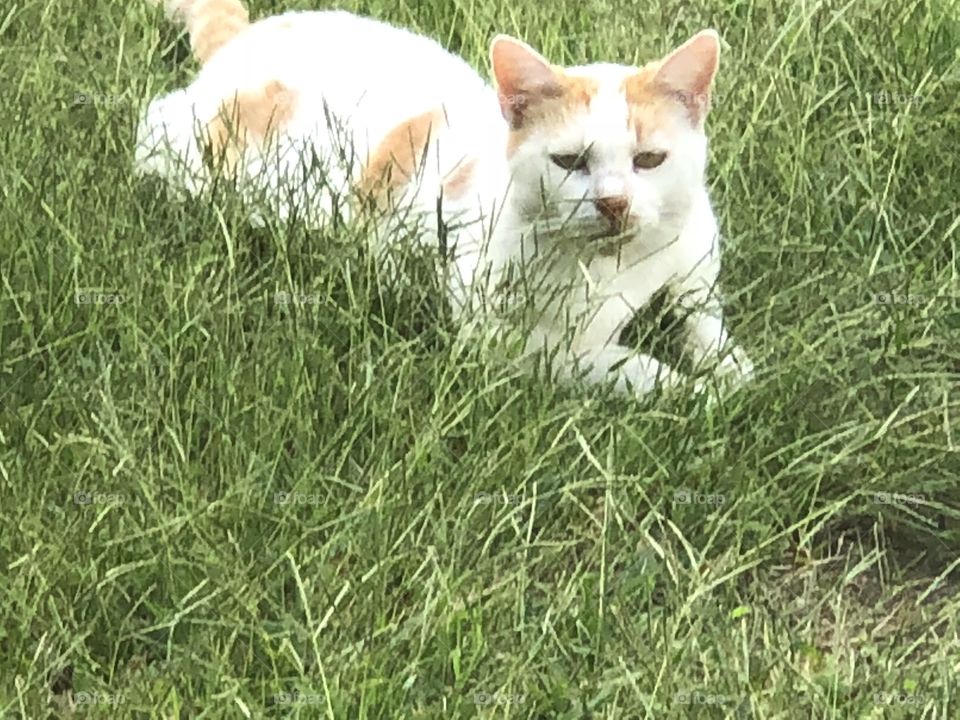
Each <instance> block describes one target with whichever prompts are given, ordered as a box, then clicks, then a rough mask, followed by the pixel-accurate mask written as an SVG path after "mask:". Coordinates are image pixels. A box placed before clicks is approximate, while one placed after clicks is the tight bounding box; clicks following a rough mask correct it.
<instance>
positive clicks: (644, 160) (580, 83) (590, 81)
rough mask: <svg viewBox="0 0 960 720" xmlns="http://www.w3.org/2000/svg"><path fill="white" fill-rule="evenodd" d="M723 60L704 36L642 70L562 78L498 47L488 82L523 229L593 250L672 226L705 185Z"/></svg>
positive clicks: (515, 46) (506, 43)
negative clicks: (529, 225)
mask: <svg viewBox="0 0 960 720" xmlns="http://www.w3.org/2000/svg"><path fill="white" fill-rule="evenodd" d="M719 55H720V42H719V38H718V36H717V34H716V33H715V32H714V31H712V30H705V31H703V32H701V33H698V34H697V35H695V36H694V37H693V38H691V39H690V40H689V41H688V42H687V43H685V44H684V45H682V46H681V47H679V48H678V49H676V50H674V51H673V52H672V53H670V54H669V55H667V56H666V57H665V58H663V59H662V60H658V61H655V62H652V63H649V64H647V65H645V66H644V67H642V68H636V67H627V66H623V65H613V64H605V63H604V64H594V65H586V66H581V67H570V68H561V67H558V66H555V65H552V64H550V63H549V62H547V61H546V60H545V59H544V58H543V57H542V56H541V55H540V54H539V53H537V52H536V51H535V50H533V49H532V48H531V47H530V46H528V45H526V44H525V43H523V42H521V41H519V40H516V39H514V38H510V37H507V36H504V35H501V36H498V37H497V38H495V39H494V41H493V44H492V46H491V60H492V65H493V74H494V77H495V79H496V82H497V92H498V95H499V99H500V107H501V110H502V113H503V117H504V118H505V119H506V121H507V123H508V124H509V128H510V132H509V141H508V146H507V155H508V158H509V162H510V168H511V171H512V176H513V192H514V198H515V200H516V202H517V203H518V204H519V207H520V210H521V213H522V214H523V215H524V216H525V218H526V219H530V220H532V219H534V218H535V217H539V218H540V219H544V220H546V221H548V222H549V223H550V224H556V223H557V222H559V221H563V222H564V224H565V227H566V229H567V230H569V231H570V233H571V234H574V235H576V236H578V237H582V238H598V239H599V238H602V237H607V236H610V235H613V234H617V233H620V232H625V234H626V236H627V237H629V236H631V235H634V234H641V233H643V231H644V230H646V229H650V228H668V229H670V228H672V227H673V226H677V227H679V224H680V223H681V222H682V220H683V217H684V216H685V214H686V211H687V209H688V208H689V206H690V203H691V201H692V199H693V198H694V196H695V193H696V192H697V191H698V190H699V189H700V188H701V187H702V185H703V182H704V177H703V176H704V170H705V165H706V154H707V153H706V151H707V142H706V137H705V135H704V129H703V126H704V120H705V118H706V114H707V111H708V109H709V105H710V90H711V86H712V84H713V79H714V75H715V74H716V71H717V65H718V62H719ZM567 218H569V219H567ZM631 231H633V232H631Z"/></svg>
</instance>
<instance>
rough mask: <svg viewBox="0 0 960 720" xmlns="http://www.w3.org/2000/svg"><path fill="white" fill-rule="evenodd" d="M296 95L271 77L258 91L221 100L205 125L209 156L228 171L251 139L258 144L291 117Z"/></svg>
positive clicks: (282, 126)
mask: <svg viewBox="0 0 960 720" xmlns="http://www.w3.org/2000/svg"><path fill="white" fill-rule="evenodd" d="M296 105H297V96H296V94H295V93H294V92H293V91H292V90H290V89H289V88H288V87H287V86H286V85H284V84H283V83H281V82H279V81H278V80H274V81H272V82H269V83H267V85H266V86H265V87H264V88H263V89H262V90H258V91H253V92H243V93H237V95H236V97H235V98H231V99H229V100H224V101H223V102H222V103H221V104H220V112H219V113H218V114H217V117H215V118H214V119H213V120H211V121H210V122H209V123H208V124H207V141H208V143H209V146H210V150H211V152H212V154H213V158H214V160H215V161H217V162H222V163H223V167H224V169H226V170H227V172H229V173H232V172H233V171H234V170H235V169H236V166H237V164H238V163H239V161H240V158H241V157H242V156H243V153H244V150H246V147H247V143H248V142H250V141H251V140H252V141H253V142H254V143H256V144H257V145H259V146H261V147H262V146H264V145H265V144H266V143H267V141H268V140H269V139H270V138H271V137H272V136H273V135H274V134H275V133H277V132H278V131H280V130H282V129H283V128H284V127H285V126H286V125H287V124H288V123H289V122H290V119H291V118H292V117H293V114H294V111H295V110H296Z"/></svg>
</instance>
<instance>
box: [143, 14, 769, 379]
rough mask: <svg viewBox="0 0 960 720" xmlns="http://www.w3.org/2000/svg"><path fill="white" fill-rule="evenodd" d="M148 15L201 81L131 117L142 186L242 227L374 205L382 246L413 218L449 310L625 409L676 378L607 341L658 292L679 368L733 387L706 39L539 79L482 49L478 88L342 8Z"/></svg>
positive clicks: (735, 369) (713, 61) (444, 58)
mask: <svg viewBox="0 0 960 720" xmlns="http://www.w3.org/2000/svg"><path fill="white" fill-rule="evenodd" d="M165 4H166V7H167V10H168V11H169V12H170V13H171V14H172V15H173V16H175V17H177V18H179V19H180V20H181V21H183V22H184V23H185V24H186V27H187V30H188V32H189V34H190V39H191V44H192V47H193V51H194V54H195V55H196V57H197V59H198V60H199V61H200V62H201V64H202V66H203V67H202V69H201V71H200V73H199V74H198V75H197V77H196V79H195V80H194V81H193V83H191V84H190V85H189V86H188V87H186V88H184V89H182V90H177V91H175V92H172V93H170V94H167V95H164V96H162V97H159V98H156V99H155V100H153V101H152V102H151V103H150V105H149V107H148V108H147V111H146V114H145V116H144V117H143V119H142V121H141V123H140V128H139V137H138V149H137V167H138V169H139V170H140V171H141V172H143V173H148V174H156V175H160V176H162V177H164V178H165V179H167V180H168V181H169V182H170V183H171V184H172V185H173V186H174V187H177V188H180V189H182V190H185V191H187V192H188V193H190V194H201V193H203V192H204V190H205V188H207V187H208V185H209V181H210V180H211V179H212V177H213V176H214V175H215V174H217V173H228V174H230V175H231V176H232V177H234V178H235V179H236V181H237V186H238V188H239V189H240V191H241V192H243V193H244V195H245V196H247V197H248V199H249V201H250V203H251V206H252V207H254V208H257V209H256V210H255V212H256V213H262V212H264V211H265V210H266V211H268V212H274V213H276V214H278V215H279V216H281V217H284V216H287V215H289V214H290V213H293V212H296V213H297V214H298V217H303V218H305V219H306V221H307V222H311V223H316V224H320V223H323V222H324V219H325V218H327V217H329V216H330V214H331V213H333V212H338V213H340V214H342V215H343V214H346V215H348V216H349V214H350V213H351V212H356V211H357V209H358V208H364V207H366V208H370V207H371V206H374V205H375V206H379V208H380V210H381V211H385V212H384V217H385V218H386V219H385V221H384V226H383V232H382V233H381V240H382V241H386V242H388V243H389V241H390V238H391V236H393V237H399V236H400V234H399V233H391V229H392V228H393V227H394V226H393V225H392V223H393V222H394V221H395V219H396V218H397V217H399V216H403V217H405V218H409V217H410V215H411V211H412V213H413V215H414V216H419V217H420V218H422V220H423V223H422V232H421V236H422V237H423V242H425V243H432V244H434V246H436V245H437V243H438V242H440V241H441V235H442V236H443V243H444V244H445V246H446V247H447V248H449V249H450V251H451V259H450V261H449V262H450V271H449V272H448V273H447V276H448V278H449V293H450V301H451V303H452V304H453V306H454V307H455V308H456V309H457V310H459V312H460V314H461V316H462V317H463V318H464V319H465V320H466V319H468V318H469V319H476V318H477V317H491V318H492V317H494V316H496V315H497V314H498V313H499V312H500V310H502V308H504V307H508V306H512V305H514V304H517V303H525V304H526V305H527V306H528V309H532V310H533V312H532V313H531V314H530V315H529V316H530V317H532V318H533V319H532V320H531V321H529V323H528V328H527V331H526V337H525V342H526V346H527V348H528V350H529V351H531V352H540V351H542V350H546V351H547V352H549V353H550V354H551V356H552V358H553V359H552V363H553V367H554V368H555V369H556V371H557V374H558V375H559V376H560V377H561V378H564V379H573V378H579V379H584V380H587V381H590V382H595V383H604V382H611V383H613V384H614V385H615V387H616V388H617V389H619V390H620V391H623V392H630V393H634V394H636V395H640V394H643V393H645V392H647V391H649V390H651V389H652V388H653V387H655V386H656V384H657V383H658V382H659V383H661V384H666V385H675V384H678V383H681V382H684V381H685V378H684V376H683V375H682V374H680V373H678V372H677V371H675V370H673V369H671V368H670V367H668V366H666V365H665V364H663V363H661V362H659V361H658V360H656V359H655V358H653V357H651V356H648V355H643V354H638V353H636V352H634V351H632V350H631V349H629V348H627V347H625V346H623V345H621V344H620V343H619V337H620V334H621V331H622V330H623V328H624V326H625V325H626V324H627V323H628V322H629V320H630V319H631V318H632V317H633V315H634V314H635V313H636V311H637V310H638V309H640V308H642V307H643V306H644V305H646V304H647V302H648V301H649V300H650V298H651V297H652V296H653V295H654V294H655V293H657V292H658V291H660V290H661V289H663V288H666V289H667V290H668V292H669V295H670V297H671V298H672V300H673V301H674V302H675V303H676V304H677V305H679V306H680V308H681V309H683V310H684V312H685V330H686V338H687V349H688V351H689V353H690V354H691V357H692V360H693V361H694V362H695V363H696V364H698V365H699V364H709V365H710V366H712V367H714V368H715V370H716V371H717V375H718V377H720V378H722V379H724V380H725V387H731V386H735V385H736V384H738V383H739V381H742V380H744V379H745V378H747V377H748V376H749V375H750V373H751V372H752V366H751V363H750V361H749V359H748V358H747V356H746V354H745V353H744V352H743V351H742V350H741V349H740V348H737V347H734V346H732V343H731V342H730V340H729V337H728V335H727V332H726V330H725V328H724V322H723V316H722V309H721V304H720V299H719V296H718V294H717V292H716V281H717V275H718V272H719V264H720V249H719V245H718V233H717V224H716V221H715V219H714V215H713V211H712V208H711V205H710V200H709V198H708V195H707V192H706V188H705V167H706V159H707V140H706V136H705V133H704V121H705V118H706V114H707V110H708V107H709V99H710V91H711V87H712V84H713V79H714V76H715V74H716V71H717V67H718V60H719V52H720V44H719V40H718V37H717V34H716V33H715V32H713V31H711V30H706V31H703V32H701V33H699V34H697V35H695V36H694V37H693V38H692V39H691V40H689V41H688V42H687V43H685V44H684V45H682V46H681V47H679V48H678V49H677V50H675V51H673V52H672V53H670V54H669V55H668V56H667V57H665V58H664V59H662V60H659V61H655V62H651V63H649V64H647V65H645V66H643V67H641V68H636V67H629V66H623V65H615V64H606V63H598V64H592V65H585V66H580V67H566V68H564V67H558V66H556V65H552V64H551V63H549V62H548V61H547V60H545V59H544V58H543V57H542V56H541V55H540V54H538V53H537V52H536V51H535V50H533V49H532V48H531V47H529V46H528V45H527V44H525V43H523V42H521V41H520V40H516V39H514V38H511V37H507V36H504V35H500V36H497V37H496V38H494V40H493V42H492V45H491V50H490V56H491V61H492V71H493V76H494V79H495V87H491V86H490V85H488V84H487V83H486V82H485V81H484V80H483V79H482V78H481V77H480V76H479V75H478V74H477V72H476V71H475V70H474V69H473V68H471V67H470V66H469V65H468V64H467V63H466V62H464V61H463V60H462V59H460V58H458V57H456V56H454V55H452V54H451V53H449V52H447V51H446V50H445V49H443V48H442V47H441V46H440V45H439V44H437V43H436V42H434V41H433V40H430V39H428V38H425V37H423V36H420V35H417V34H414V33H411V32H409V31H406V30H403V29H400V28H396V27H393V26H390V25H387V24H385V23H382V22H379V21H376V20H372V19H368V18H363V17H358V16H356V15H352V14H349V13H346V12H340V11H317V12H289V13H286V14H283V15H279V16H275V17H270V18H266V19H263V20H260V21H259V22H255V23H252V24H251V23H250V22H249V19H248V15H247V11H246V9H245V8H244V6H243V5H242V4H241V3H240V2H239V0H166V2H165ZM358 199H359V201H360V202H358ZM401 208H402V209H403V212H401ZM438 208H440V210H439V212H438ZM438 215H439V217H438ZM408 236H409V234H404V237H408ZM696 387H697V389H700V388H702V387H703V381H700V380H698V381H697V383H696Z"/></svg>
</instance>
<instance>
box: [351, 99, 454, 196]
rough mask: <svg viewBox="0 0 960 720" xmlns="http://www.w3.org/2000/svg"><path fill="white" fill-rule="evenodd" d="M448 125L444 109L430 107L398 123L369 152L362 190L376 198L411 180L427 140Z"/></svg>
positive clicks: (361, 178) (362, 176)
mask: <svg viewBox="0 0 960 720" xmlns="http://www.w3.org/2000/svg"><path fill="white" fill-rule="evenodd" d="M445 125H446V117H445V115H444V113H443V111H442V110H440V109H434V110H428V111H427V112H425V113H422V114H420V115H416V116H414V117H412V118H410V119H409V120H405V121H404V122H402V123H400V124H399V125H397V126H396V127H395V128H393V130H391V131H390V132H388V133H387V134H386V135H385V136H384V138H383V140H381V141H380V144H379V145H377V147H376V149H375V150H374V151H373V152H372V153H371V154H370V157H369V159H368V161H367V164H366V166H365V167H364V168H363V174H362V175H361V177H360V183H359V190H360V192H361V193H363V194H364V195H367V196H369V197H372V198H374V199H375V200H377V201H380V202H382V201H384V200H386V199H387V197H388V196H389V195H390V193H391V191H393V190H396V189H397V188H400V187H402V186H404V185H406V184H407V183H408V182H410V181H411V180H412V179H413V178H414V177H415V176H416V174H417V169H418V168H419V166H420V162H421V160H422V159H423V155H424V153H425V152H426V149H427V145H428V143H429V142H430V141H431V140H432V139H434V138H435V137H436V136H437V133H438V132H440V131H441V129H442V128H443V127H444V126H445Z"/></svg>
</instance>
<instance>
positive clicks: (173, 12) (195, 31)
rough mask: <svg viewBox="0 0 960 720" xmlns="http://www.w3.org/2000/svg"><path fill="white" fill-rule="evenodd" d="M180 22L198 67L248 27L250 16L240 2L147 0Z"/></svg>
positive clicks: (226, 0) (225, 0) (229, 0)
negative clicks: (187, 36) (198, 62)
mask: <svg viewBox="0 0 960 720" xmlns="http://www.w3.org/2000/svg"><path fill="white" fill-rule="evenodd" d="M150 2H151V3H152V4H154V5H160V4H162V5H163V6H164V7H165V8H166V10H167V14H168V15H170V16H171V17H173V18H174V19H176V20H178V21H180V22H182V23H183V24H184V25H186V27H187V32H188V33H189V35H190V46H191V48H192V49H193V54H194V56H195V57H196V58H197V60H199V61H200V63H201V64H203V63H206V62H207V60H209V59H210V58H211V57H213V55H214V53H216V52H217V50H219V49H220V48H222V47H223V46H224V45H226V44H227V43H228V42H230V41H231V40H232V39H233V38H234V37H236V36H237V35H239V34H240V33H241V32H243V31H244V30H245V29H246V28H247V27H248V26H249V25H250V14H249V13H248V12H247V8H246V7H244V5H243V3H242V2H241V1H240V0H150Z"/></svg>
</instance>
